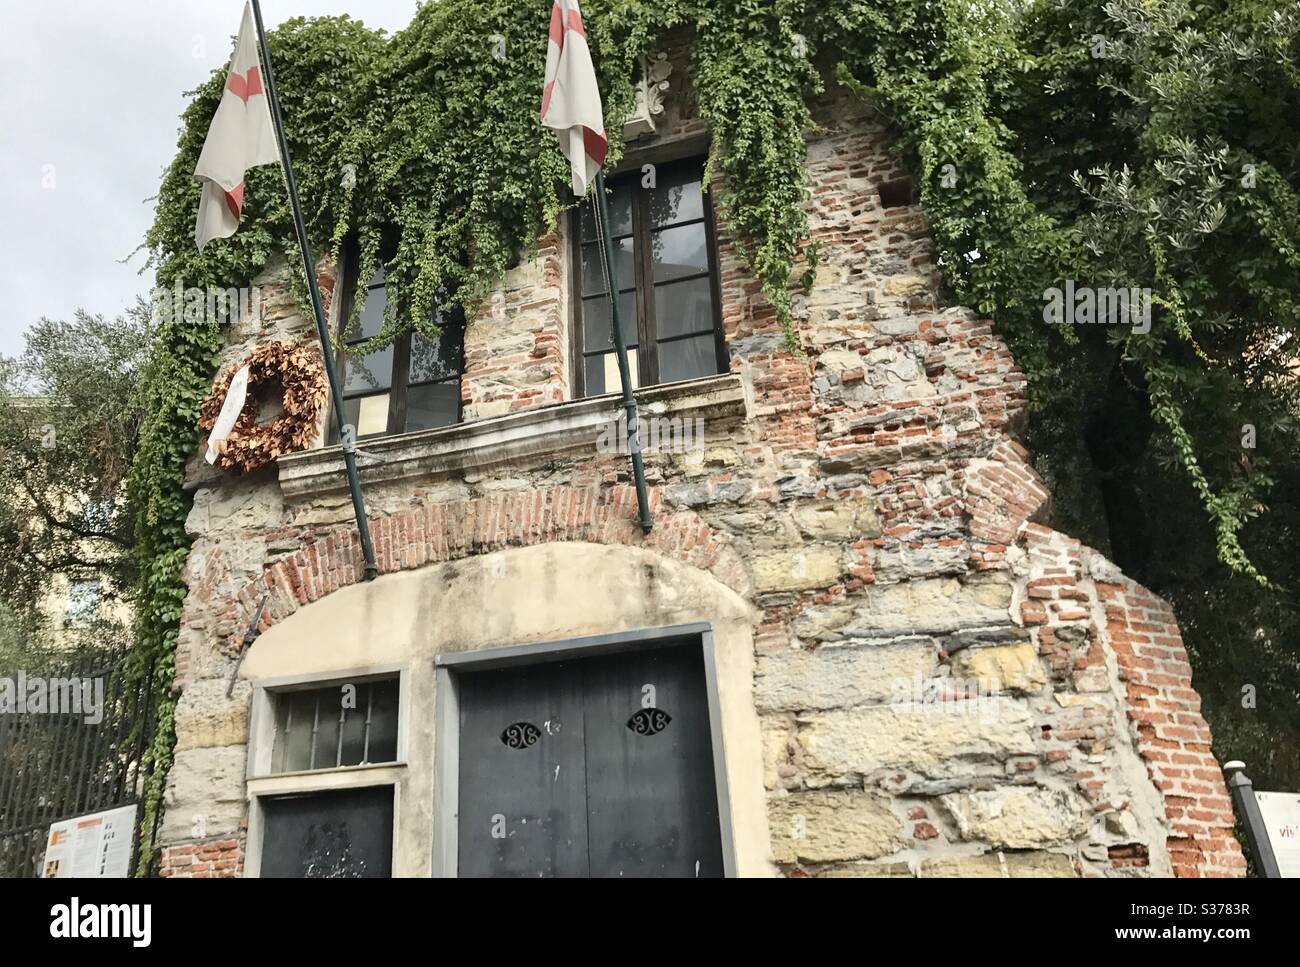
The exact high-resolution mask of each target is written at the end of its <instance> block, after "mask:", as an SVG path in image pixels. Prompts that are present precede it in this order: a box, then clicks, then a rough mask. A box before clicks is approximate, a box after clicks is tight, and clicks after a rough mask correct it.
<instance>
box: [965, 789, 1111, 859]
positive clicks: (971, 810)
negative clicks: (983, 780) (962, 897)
mask: <svg viewBox="0 0 1300 967" xmlns="http://www.w3.org/2000/svg"><path fill="white" fill-rule="evenodd" d="M940 801H941V802H942V803H943V805H944V808H946V809H947V810H948V812H949V813H950V814H951V815H952V818H953V820H954V822H956V824H957V829H958V831H959V832H960V834H961V836H962V838H963V839H967V840H976V841H979V842H983V843H988V844H989V845H990V846H996V847H1002V848H1005V849H1033V848H1035V847H1042V846H1052V845H1057V844H1062V843H1067V842H1070V841H1071V840H1073V839H1075V838H1076V837H1077V836H1080V835H1081V834H1082V833H1084V832H1085V831H1086V830H1087V828H1088V811H1087V808H1086V806H1085V804H1084V802H1083V801H1082V800H1081V799H1080V798H1079V796H1078V795H1077V794H1076V793H1074V792H1071V791H1070V790H1068V789H1045V788H1041V787H1038V788H1026V787H1023V786H1016V787H1011V788H1005V789H992V790H987V791H979V792H961V793H954V794H952V795H948V796H942V797H940Z"/></svg>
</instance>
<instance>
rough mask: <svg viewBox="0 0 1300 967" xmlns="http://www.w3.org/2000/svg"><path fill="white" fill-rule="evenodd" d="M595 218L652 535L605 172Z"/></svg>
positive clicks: (646, 526) (637, 476)
mask: <svg viewBox="0 0 1300 967" xmlns="http://www.w3.org/2000/svg"><path fill="white" fill-rule="evenodd" d="M596 218H597V219H599V222H600V235H601V240H602V242H603V244H602V245H601V251H602V254H603V257H604V262H605V279H606V281H608V283H609V318H610V325H611V327H612V328H613V335H614V352H615V354H616V355H617V357H618V375H619V379H620V380H622V383H623V409H624V412H625V413H626V414H627V443H628V449H629V450H631V451H632V477H633V479H634V480H635V482H636V503H637V509H638V510H639V512H640V518H641V530H642V532H643V533H646V534H649V533H650V531H651V530H652V529H653V528H654V518H653V517H651V516H650V496H649V494H648V493H647V491H646V483H645V461H644V460H642V458H641V440H640V435H639V434H638V432H637V424H638V423H639V422H640V419H639V417H638V416H637V406H636V396H634V395H633V393H632V371H631V367H630V366H629V365H628V361H627V343H626V342H624V340H623V323H622V320H621V319H620V318H619V314H618V279H617V277H615V275H614V240H613V238H612V237H611V236H610V231H609V204H608V201H607V200H606V198H605V172H604V171H603V170H602V171H599V172H597V174H596Z"/></svg>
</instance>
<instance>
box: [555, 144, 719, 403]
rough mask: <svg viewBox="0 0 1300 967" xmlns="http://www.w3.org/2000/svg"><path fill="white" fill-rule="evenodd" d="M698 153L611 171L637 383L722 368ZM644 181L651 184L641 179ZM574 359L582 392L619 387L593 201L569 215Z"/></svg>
mask: <svg viewBox="0 0 1300 967" xmlns="http://www.w3.org/2000/svg"><path fill="white" fill-rule="evenodd" d="M703 174H704V165H703V162H701V161H683V162H674V163H672V164H660V165H656V166H653V168H652V169H650V170H645V169H639V170H636V171H633V172H631V173H629V174H627V175H624V176H620V177H618V178H613V179H610V181H609V188H610V194H609V196H608V204H609V219H610V237H611V239H612V240H613V246H614V273H615V275H616V276H617V279H618V289H619V295H618V300H619V317H620V319H621V321H622V324H623V338H624V340H625V341H626V342H627V346H628V362H629V364H630V367H631V370H632V377H633V380H634V382H635V383H636V385H638V386H649V385H653V384H656V383H673V382H677V381H678V380H683V379H694V378H696V377H699V376H711V375H714V374H716V373H722V372H726V371H727V366H728V361H727V350H726V345H725V343H724V341H723V338H722V325H721V313H720V311H719V298H718V280H717V258H716V255H715V248H714V238H713V222H712V211H711V209H710V206H709V200H708V198H707V196H706V195H705V194H704V193H703V191H702V190H701V185H702V178H703ZM643 185H648V187H643ZM576 218H577V219H578V222H579V230H578V231H576V232H574V233H573V234H574V245H575V247H576V250H577V251H576V252H575V259H574V262H575V266H576V274H577V275H578V277H579V279H578V284H580V285H581V298H580V299H577V300H575V304H576V307H577V308H576V310H575V314H576V317H577V318H576V320H575V325H574V341H575V347H574V349H575V351H574V358H576V359H580V360H581V361H582V362H581V365H580V366H579V367H578V372H577V373H576V380H577V383H578V394H577V395H580V396H599V395H600V394H602V393H613V392H617V391H618V390H619V389H620V384H619V377H618V360H617V357H616V355H615V353H614V340H613V333H612V330H611V328H610V305H609V296H608V291H609V289H608V286H607V284H606V281H605V272H604V263H603V261H602V257H601V251H600V240H599V239H600V237H599V235H598V233H597V225H596V220H595V218H594V216H593V213H592V210H591V203H590V202H584V203H583V205H582V207H581V208H580V209H579V211H578V213H577V214H576Z"/></svg>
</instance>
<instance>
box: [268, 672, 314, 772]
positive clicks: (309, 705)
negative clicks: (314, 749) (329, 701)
mask: <svg viewBox="0 0 1300 967" xmlns="http://www.w3.org/2000/svg"><path fill="white" fill-rule="evenodd" d="M277 706H278V707H277V709H276V713H277V714H276V729H275V745H274V748H273V750H272V753H271V771H273V772H299V771H301V770H303V769H310V768H311V733H312V725H313V723H314V722H315V719H316V693H315V692H314V691H312V692H287V693H285V694H284V695H281V696H280V697H279V699H278V702H277Z"/></svg>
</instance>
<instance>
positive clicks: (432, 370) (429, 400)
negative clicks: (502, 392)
mask: <svg viewBox="0 0 1300 967" xmlns="http://www.w3.org/2000/svg"><path fill="white" fill-rule="evenodd" d="M348 274H349V277H350V279H351V286H352V287H351V288H350V289H349V290H348V293H347V297H346V299H345V301H344V304H343V319H344V321H345V322H344V325H346V320H347V319H348V318H349V317H350V316H351V314H352V306H353V304H354V300H355V299H356V297H357V294H358V293H357V291H356V285H357V282H358V276H359V273H358V272H356V271H353V272H350V273H348ZM365 290H366V302H365V307H364V308H363V309H362V311H361V318H360V319H359V320H358V321H357V325H356V327H355V329H354V331H352V332H351V333H347V341H346V344H345V345H343V346H340V347H339V359H338V368H339V375H340V378H341V379H342V381H343V407H344V414H343V422H344V423H345V424H348V425H351V426H354V427H356V432H357V438H358V439H361V438H363V437H375V436H383V435H385V434H392V433H411V432H414V431H416V430H431V429H433V428H435V427H440V426H449V425H451V424H453V423H459V422H460V415H461V414H460V377H461V371H462V369H463V368H464V337H465V316H464V313H463V312H462V310H461V309H460V308H459V307H457V308H455V309H453V310H451V311H447V312H443V311H441V310H438V312H437V316H436V321H437V323H438V325H439V327H440V328H441V330H442V335H441V337H439V338H438V339H430V338H428V337H427V336H424V335H422V334H420V333H418V332H410V331H408V332H405V333H403V334H402V335H401V336H400V337H398V338H397V339H396V340H395V341H394V342H393V343H392V344H391V345H389V346H386V347H385V348H383V349H381V350H379V351H378V352H373V353H369V354H367V355H364V356H362V355H358V354H357V353H356V351H355V350H356V347H358V346H360V345H361V344H362V343H364V342H366V341H367V340H368V339H370V338H372V337H373V336H374V335H376V334H377V333H378V332H379V330H380V328H381V327H382V326H383V323H384V310H385V308H386V307H387V305H388V300H389V298H391V297H392V295H393V294H392V293H391V292H390V291H389V288H388V285H387V284H386V280H385V273H384V267H383V265H382V264H380V265H378V266H376V267H375V269H374V271H373V273H372V274H371V275H370V278H369V281H368V282H367V283H366V285H365ZM331 432H336V431H331Z"/></svg>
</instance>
